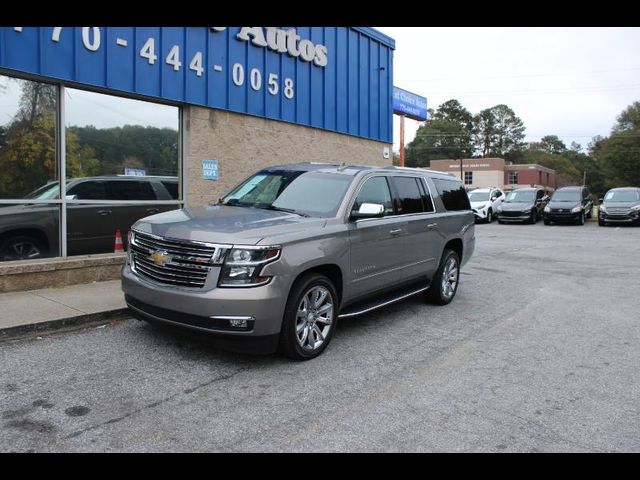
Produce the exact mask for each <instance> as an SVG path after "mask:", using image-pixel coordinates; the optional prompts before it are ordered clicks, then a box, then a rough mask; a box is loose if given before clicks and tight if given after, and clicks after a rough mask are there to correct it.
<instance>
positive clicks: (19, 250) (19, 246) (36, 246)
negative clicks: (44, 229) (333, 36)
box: [0, 235, 49, 261]
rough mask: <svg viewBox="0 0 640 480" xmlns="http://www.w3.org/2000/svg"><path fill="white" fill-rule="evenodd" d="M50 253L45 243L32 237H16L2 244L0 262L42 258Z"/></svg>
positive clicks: (0, 245)
mask: <svg viewBox="0 0 640 480" xmlns="http://www.w3.org/2000/svg"><path fill="white" fill-rule="evenodd" d="M48 253H49V252H48V251H47V248H46V246H45V245H44V243H42V241H41V240H39V239H38V238H36V237H33V236H31V235H16V236H15V237H9V238H7V239H5V240H3V241H2V242H0V261H11V260H28V259H31V258H42V257H46V256H47V255H48Z"/></svg>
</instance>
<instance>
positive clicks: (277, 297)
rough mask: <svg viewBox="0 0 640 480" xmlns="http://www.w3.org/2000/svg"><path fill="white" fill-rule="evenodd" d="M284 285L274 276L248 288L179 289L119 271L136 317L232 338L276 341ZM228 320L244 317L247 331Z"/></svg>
mask: <svg viewBox="0 0 640 480" xmlns="http://www.w3.org/2000/svg"><path fill="white" fill-rule="evenodd" d="M283 283H284V282H283V280H282V279H281V277H278V276H275V277H274V278H273V279H272V281H271V282H270V283H269V284H267V285H262V286H259V287H253V288H213V289H210V290H204V289H203V290H195V289H183V288H178V287H168V286H161V285H157V284H154V283H151V282H149V281H148V280H146V279H143V278H141V277H139V276H137V275H136V274H134V273H133V272H132V271H131V267H130V266H129V265H128V264H125V265H124V267H123V268H122V291H123V292H124V293H125V299H126V301H127V305H128V306H129V307H130V308H131V310H132V312H134V314H136V316H137V317H143V318H146V319H150V320H156V321H159V322H164V323H168V324H173V325H177V326H182V327H186V328H189V329H191V330H198V331H202V332H210V333H214V334H216V335H218V336H224V337H226V338H229V339H235V340H240V339H242V338H252V339H256V338H265V337H275V340H276V343H277V337H278V334H279V333H280V328H281V326H282V318H283V315H284V308H285V304H286V301H287V295H288V291H289V288H288V287H289V286H288V285H284V284H283ZM212 317H216V318H212ZM230 317H231V318H246V319H247V320H248V321H247V325H246V327H242V328H233V327H231V325H230V322H229V321H228V320H226V319H228V318H230ZM274 350H275V348H274Z"/></svg>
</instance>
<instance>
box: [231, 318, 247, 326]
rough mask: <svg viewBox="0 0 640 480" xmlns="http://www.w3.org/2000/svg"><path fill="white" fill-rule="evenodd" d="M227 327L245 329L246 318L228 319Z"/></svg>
mask: <svg viewBox="0 0 640 480" xmlns="http://www.w3.org/2000/svg"><path fill="white" fill-rule="evenodd" d="M229 325H230V326H231V327H233V328H247V319H246V318H230V319H229Z"/></svg>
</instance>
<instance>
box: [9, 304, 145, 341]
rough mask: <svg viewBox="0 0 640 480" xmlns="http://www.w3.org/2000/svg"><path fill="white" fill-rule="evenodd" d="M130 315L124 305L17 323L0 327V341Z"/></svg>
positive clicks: (122, 318) (118, 318) (121, 318)
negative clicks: (43, 320)
mask: <svg viewBox="0 0 640 480" xmlns="http://www.w3.org/2000/svg"><path fill="white" fill-rule="evenodd" d="M131 316H132V313H131V311H130V310H129V309H128V308H127V307H125V308H118V309H115V310H106V311H104V312H96V313H87V314H84V315H77V316H74V317H66V318H58V319H56V320H48V321H45V322H38V323H30V324H26V325H17V326H15V327H8V328H3V329H0V341H2V340H7V339H13V338H18V337H23V336H25V335H29V334H33V333H46V332H50V331H55V330H62V329H65V328H73V327H78V326H83V325H88V324H91V323H99V322H105V321H109V320H124V319H126V318H130V317H131Z"/></svg>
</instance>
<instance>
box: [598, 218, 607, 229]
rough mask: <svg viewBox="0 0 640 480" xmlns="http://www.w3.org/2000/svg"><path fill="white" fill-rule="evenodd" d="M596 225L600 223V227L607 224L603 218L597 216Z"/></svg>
mask: <svg viewBox="0 0 640 480" xmlns="http://www.w3.org/2000/svg"><path fill="white" fill-rule="evenodd" d="M598 225H600V226H601V227H606V226H607V222H605V221H604V220H602V219H600V218H599V219H598Z"/></svg>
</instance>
